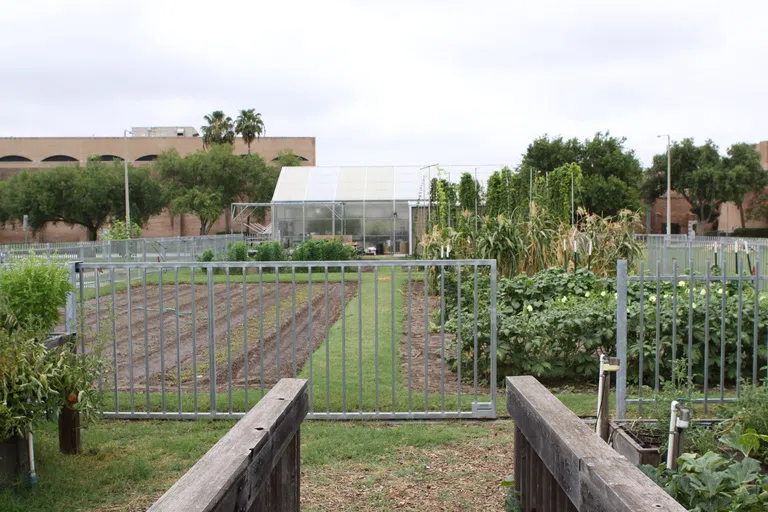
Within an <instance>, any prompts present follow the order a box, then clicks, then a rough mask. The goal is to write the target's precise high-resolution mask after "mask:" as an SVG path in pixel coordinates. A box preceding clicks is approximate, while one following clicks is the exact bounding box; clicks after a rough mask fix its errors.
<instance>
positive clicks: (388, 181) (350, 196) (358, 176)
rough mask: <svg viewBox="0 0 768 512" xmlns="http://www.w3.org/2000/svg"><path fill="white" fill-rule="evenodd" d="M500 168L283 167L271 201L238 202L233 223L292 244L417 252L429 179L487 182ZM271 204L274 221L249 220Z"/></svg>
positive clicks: (370, 250) (427, 204)
mask: <svg viewBox="0 0 768 512" xmlns="http://www.w3.org/2000/svg"><path fill="white" fill-rule="evenodd" d="M498 169H499V166H479V167H478V166H439V170H438V166H426V167H420V166H367V167H364V166H356V167H283V168H282V170H281V172H280V177H279V178H278V181H277V186H276V187H275V192H274V195H273V197H272V201H271V202H270V203H235V204H233V205H232V219H233V221H235V222H233V225H237V224H238V221H239V225H240V226H245V230H246V231H250V232H261V234H262V236H263V237H264V238H269V239H272V240H276V241H279V242H281V243H282V244H283V245H284V246H286V247H292V246H294V245H296V244H297V243H300V242H302V241H304V240H310V239H318V238H332V237H340V238H342V240H343V241H344V242H345V243H347V244H351V245H355V246H356V247H357V248H358V249H359V250H360V251H365V252H367V253H369V254H372V253H376V254H412V251H413V250H414V244H417V243H418V241H419V239H420V238H421V235H422V234H423V233H424V231H425V230H426V221H427V216H428V210H429V201H428V197H429V181H430V179H431V178H435V177H437V176H438V174H439V175H440V176H441V177H443V178H445V179H447V180H449V181H451V182H454V183H458V181H459V179H460V177H461V174H462V173H464V172H468V173H470V174H473V175H475V176H477V177H478V179H479V180H480V181H481V182H483V181H484V180H485V179H487V177H488V175H490V173H491V172H493V171H495V170H498ZM266 206H268V207H269V208H270V217H271V224H268V225H267V226H260V225H254V224H253V223H246V222H243V218H244V217H247V216H248V215H249V214H250V213H251V212H253V210H254V209H255V208H258V207H266Z"/></svg>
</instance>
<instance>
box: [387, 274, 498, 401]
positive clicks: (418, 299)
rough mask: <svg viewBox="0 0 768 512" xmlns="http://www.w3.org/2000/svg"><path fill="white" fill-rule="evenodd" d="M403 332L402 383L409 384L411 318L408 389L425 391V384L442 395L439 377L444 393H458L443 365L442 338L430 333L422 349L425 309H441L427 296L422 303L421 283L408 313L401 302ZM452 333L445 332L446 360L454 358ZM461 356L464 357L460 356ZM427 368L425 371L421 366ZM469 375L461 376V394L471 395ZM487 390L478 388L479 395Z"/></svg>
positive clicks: (414, 289) (415, 286)
mask: <svg viewBox="0 0 768 512" xmlns="http://www.w3.org/2000/svg"><path fill="white" fill-rule="evenodd" d="M403 303H404V306H403V314H404V317H403V332H402V334H401V337H400V371H401V372H402V375H403V383H404V384H405V385H406V386H407V385H408V325H409V318H408V315H409V314H410V315H413V317H412V318H411V319H410V326H411V337H410V338H411V341H410V343H411V350H410V352H411V375H410V376H411V386H412V389H413V392H414V393H417V392H421V393H423V392H424V388H425V387H426V385H427V384H428V386H429V392H430V393H440V392H441V380H440V379H441V377H442V378H443V384H442V385H443V386H444V390H445V393H446V394H450V395H455V394H457V393H458V390H459V381H458V378H457V376H456V373H455V372H454V371H452V370H451V367H450V366H449V365H448V363H447V362H443V359H442V358H441V355H440V351H441V346H442V337H441V335H440V333H439V332H437V333H433V332H430V333H429V335H428V336H427V337H426V340H427V348H426V350H425V348H424V339H425V336H424V328H425V322H424V308H425V305H426V306H427V307H428V310H427V312H428V314H429V316H430V317H432V314H433V313H434V312H436V311H439V309H440V297H436V296H430V297H429V300H428V302H427V301H425V300H424V283H423V282H416V283H413V285H412V291H411V309H410V311H408V307H407V301H403ZM455 337H456V336H455V334H452V333H445V345H444V349H443V350H444V354H445V358H446V359H447V358H448V357H450V356H454V357H455V355H456V342H455ZM462 357H464V356H462ZM425 361H426V365H427V370H426V371H425V369H424V365H425ZM471 379H472V376H471V375H462V381H463V382H462V384H461V393H462V394H469V393H474V389H475V388H474V385H473V384H472V383H471ZM488 392H489V389H488V388H487V387H480V386H478V393H488Z"/></svg>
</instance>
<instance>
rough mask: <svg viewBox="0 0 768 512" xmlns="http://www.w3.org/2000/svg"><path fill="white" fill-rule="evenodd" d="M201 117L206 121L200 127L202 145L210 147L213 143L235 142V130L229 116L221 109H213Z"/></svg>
mask: <svg viewBox="0 0 768 512" xmlns="http://www.w3.org/2000/svg"><path fill="white" fill-rule="evenodd" d="M203 118H204V119H205V122H206V123H208V124H207V125H205V126H203V127H202V128H201V130H202V132H203V146H205V147H210V146H213V145H215V144H233V143H234V142H235V131H234V127H233V125H232V118H231V117H229V116H228V115H226V114H224V112H222V111H221V110H214V111H213V112H212V113H210V114H206V115H205V116H203Z"/></svg>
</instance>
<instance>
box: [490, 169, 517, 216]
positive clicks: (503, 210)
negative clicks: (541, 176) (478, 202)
mask: <svg viewBox="0 0 768 512" xmlns="http://www.w3.org/2000/svg"><path fill="white" fill-rule="evenodd" d="M515 182H516V180H514V179H513V176H512V171H511V170H510V169H509V168H508V167H505V168H503V169H502V170H500V171H496V172H494V173H493V174H491V176H490V178H488V194H487V197H486V200H485V214H486V215H487V216H489V217H496V216H498V215H501V214H506V215H507V216H509V215H511V214H512V212H513V211H514V209H515V208H516V207H517V201H516V198H515V197H514V190H515V187H514V183H515ZM525 190H526V192H525V193H526V203H527V193H528V192H527V190H528V187H527V185H526V189H525Z"/></svg>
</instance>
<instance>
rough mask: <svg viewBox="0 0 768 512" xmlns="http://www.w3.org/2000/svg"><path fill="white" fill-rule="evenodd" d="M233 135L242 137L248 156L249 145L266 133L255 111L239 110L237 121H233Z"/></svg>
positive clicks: (250, 109)
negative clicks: (237, 134)
mask: <svg viewBox="0 0 768 512" xmlns="http://www.w3.org/2000/svg"><path fill="white" fill-rule="evenodd" d="M206 121H208V119H206ZM209 124H210V122H209ZM235 133H239V134H240V135H242V137H243V142H245V144H246V145H247V146H248V154H249V155H250V154H251V143H252V142H253V141H254V139H257V138H259V137H261V136H262V135H263V134H264V133H266V129H265V128H264V121H262V119H261V114H258V113H256V109H253V108H249V109H247V110H241V111H240V115H239V116H237V120H236V121H235Z"/></svg>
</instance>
